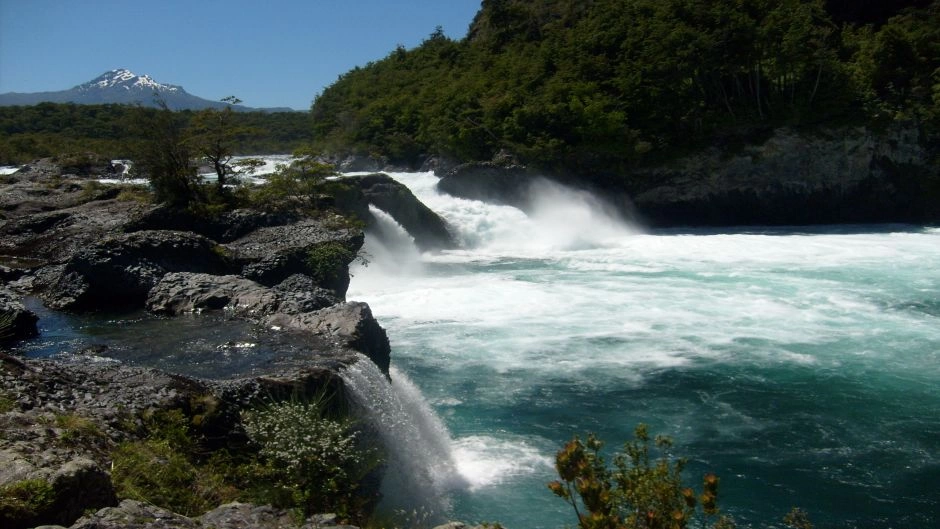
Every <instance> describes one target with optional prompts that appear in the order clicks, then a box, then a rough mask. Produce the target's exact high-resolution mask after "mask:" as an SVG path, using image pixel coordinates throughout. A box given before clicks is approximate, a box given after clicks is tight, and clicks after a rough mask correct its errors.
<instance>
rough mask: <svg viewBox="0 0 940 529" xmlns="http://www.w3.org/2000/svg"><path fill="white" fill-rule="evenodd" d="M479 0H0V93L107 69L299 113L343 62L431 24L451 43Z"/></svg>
mask: <svg viewBox="0 0 940 529" xmlns="http://www.w3.org/2000/svg"><path fill="white" fill-rule="evenodd" d="M480 3H481V2H480V0H345V1H343V0H306V1H304V0H258V1H248V0H84V1H83V0H0V93H5V92H43V91H55V90H65V89H68V88H71V87H73V86H75V85H78V84H81V83H84V82H86V81H90V80H92V79H93V78H95V77H97V76H98V75H100V74H102V73H104V72H106V71H108V70H112V69H115V68H127V69H129V70H131V71H132V72H134V73H137V74H141V75H143V74H148V75H150V76H151V77H153V78H154V80H156V81H158V82H161V83H170V84H178V85H182V86H183V87H184V88H185V89H186V91H187V92H189V93H191V94H194V95H197V96H200V97H204V98H206V99H220V98H222V97H225V96H228V95H236V96H238V97H239V98H240V99H242V100H243V101H244V104H245V105H248V106H253V107H276V106H287V107H292V108H296V109H301V110H306V109H308V108H309V107H310V103H311V102H312V101H313V99H314V97H315V96H316V95H317V94H318V93H319V92H321V91H322V90H323V88H325V87H326V86H329V85H330V84H331V83H333V82H334V81H335V80H336V78H337V76H339V75H340V74H342V73H344V72H346V71H348V70H349V69H351V68H353V67H354V66H359V65H364V64H365V63H367V62H369V61H372V60H377V59H381V58H382V57H384V56H386V55H387V54H388V53H389V52H391V51H392V50H393V49H394V48H395V47H396V46H397V45H399V44H401V45H403V46H405V47H407V48H412V47H414V46H416V45H418V44H420V43H421V41H422V40H423V39H425V38H426V37H427V36H428V35H430V34H431V33H432V32H433V31H434V29H435V27H436V26H438V25H440V26H442V27H443V28H444V33H446V34H447V35H448V36H450V37H451V38H455V39H461V38H463V37H464V36H465V35H466V33H467V28H468V27H469V25H470V22H471V21H472V20H473V16H474V15H475V14H476V12H477V11H478V10H479V8H480Z"/></svg>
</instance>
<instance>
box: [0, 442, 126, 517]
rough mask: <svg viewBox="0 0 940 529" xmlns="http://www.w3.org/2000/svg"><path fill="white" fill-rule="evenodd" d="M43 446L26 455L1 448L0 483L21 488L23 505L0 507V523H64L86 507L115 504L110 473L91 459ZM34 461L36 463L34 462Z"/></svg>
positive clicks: (92, 507) (78, 514)
mask: <svg viewBox="0 0 940 529" xmlns="http://www.w3.org/2000/svg"><path fill="white" fill-rule="evenodd" d="M59 452H61V451H56V450H52V449H46V450H41V451H38V453H33V454H29V459H27V456H25V455H22V454H18V453H16V452H15V451H13V450H10V449H0V468H3V470H2V471H0V486H4V487H6V488H7V490H11V489H12V490H16V489H20V490H22V491H23V493H22V494H24V496H27V497H26V498H23V499H24V500H26V501H25V502H24V503H25V504H24V505H22V506H20V507H19V508H14V507H12V506H10V505H6V506H4V507H3V508H0V526H2V527H5V528H9V529H20V528H24V529H25V528H27V527H34V526H35V525H37V524H38V523H57V524H63V525H67V524H70V523H72V522H73V521H75V519H77V518H78V517H79V516H81V515H82V513H83V512H84V511H85V510H87V509H98V508H101V507H104V506H108V505H115V504H116V503H117V497H116V496H115V494H114V488H113V487H112V485H111V476H110V475H109V474H108V473H107V472H105V471H104V470H103V469H102V468H101V467H100V466H99V465H98V464H97V463H95V462H94V461H92V460H91V459H88V458H85V457H81V456H74V457H70V456H71V455H72V454H64V455H63V454H60V453H59ZM34 462H35V464H34Z"/></svg>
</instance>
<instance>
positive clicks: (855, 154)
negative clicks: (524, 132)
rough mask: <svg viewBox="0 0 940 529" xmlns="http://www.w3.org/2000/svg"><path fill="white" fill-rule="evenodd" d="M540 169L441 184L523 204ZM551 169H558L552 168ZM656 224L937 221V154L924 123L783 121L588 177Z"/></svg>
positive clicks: (482, 169)
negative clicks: (740, 137) (730, 144)
mask: <svg viewBox="0 0 940 529" xmlns="http://www.w3.org/2000/svg"><path fill="white" fill-rule="evenodd" d="M535 176H540V175H539V173H538V172H537V171H533V170H531V169H528V168H525V167H522V166H519V165H514V164H501V163H495V162H482V163H470V164H464V165H461V166H458V167H457V168H455V169H453V170H451V171H450V172H448V173H447V174H446V175H443V177H442V178H441V180H440V182H439V184H438V188H439V189H440V190H442V191H444V192H447V193H449V194H451V195H454V196H460V197H464V198H474V199H479V200H487V201H493V202H499V203H504V204H510V205H513V206H517V207H521V208H523V209H525V208H526V205H527V196H528V189H529V183H530V182H531V180H532V179H533V177H535ZM545 176H551V175H545ZM559 179H560V180H562V181H563V182H564V183H566V184H568V185H572V186H574V187H586V188H587V189H588V190H589V191H592V192H595V193H598V194H600V195H603V196H604V197H605V198H607V199H608V200H609V201H610V202H611V203H612V204H615V205H617V206H618V207H620V208H622V209H623V210H624V213H625V215H626V216H627V217H631V218H634V219H636V220H637V221H639V222H641V223H643V224H645V225H648V226H651V227H673V226H739V225H770V226H774V225H775V226H780V225H808V224H845V223H877V222H915V223H925V222H926V223H931V222H938V221H940V162H938V159H937V156H936V155H935V154H934V153H931V152H930V151H929V150H928V149H927V148H926V147H924V145H923V142H922V141H921V137H920V134H919V132H918V130H917V128H915V127H912V126H906V127H905V126H894V127H892V128H889V129H887V130H883V131H873V130H871V129H868V128H863V127H858V128H842V129H821V130H817V131H814V132H812V133H809V134H804V133H799V132H797V131H794V130H792V129H788V128H781V129H777V130H775V131H773V132H772V134H771V135H770V136H769V138H767V139H766V140H763V141H754V142H753V143H751V144H747V145H745V146H743V147H739V148H736V149H734V150H732V149H730V148H727V147H724V148H722V147H718V146H714V147H711V148H709V149H705V150H703V151H699V152H697V153H695V154H692V155H688V156H685V157H682V158H679V159H676V160H673V161H672V162H670V163H668V164H664V165H659V166H654V167H645V168H641V169H636V170H634V171H632V172H630V173H628V174H621V175H614V176H610V177H608V178H607V179H605V180H604V182H603V183H601V184H586V183H585V182H584V181H583V180H582V179H581V178H580V175H577V174H569V175H566V176H564V177H561V178H559Z"/></svg>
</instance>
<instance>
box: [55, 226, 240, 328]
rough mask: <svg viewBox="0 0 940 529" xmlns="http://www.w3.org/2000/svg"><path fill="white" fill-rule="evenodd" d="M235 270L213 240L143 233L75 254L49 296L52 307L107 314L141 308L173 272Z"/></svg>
mask: <svg viewBox="0 0 940 529" xmlns="http://www.w3.org/2000/svg"><path fill="white" fill-rule="evenodd" d="M228 270H231V267H230V264H229V262H228V261H227V260H226V259H225V257H224V252H223V251H222V250H221V249H220V247H219V246H218V245H217V244H215V243H214V242H213V241H211V240H209V239H207V238H205V237H202V236H200V235H196V234H193V233H187V232H179V231H141V232H135V233H130V234H121V235H117V236H114V237H111V238H108V239H105V240H103V241H101V242H99V243H98V244H95V245H93V246H91V247H90V248H87V249H84V250H81V251H79V252H77V253H76V254H75V255H73V256H72V257H71V258H70V259H69V260H68V261H67V262H66V263H65V266H64V267H63V268H62V269H61V271H60V272H59V275H58V278H57V280H56V281H55V283H54V284H53V285H51V286H50V288H48V289H47V290H46V292H45V293H44V299H45V300H46V302H47V303H48V305H49V306H50V307H51V308H54V309H68V310H103V309H110V308H123V307H133V306H142V305H143V302H144V299H145V298H146V296H147V293H148V292H149V291H150V289H151V288H153V286H154V285H156V284H157V282H158V281H159V280H160V278H162V277H163V276H164V275H165V274H167V273H169V272H179V271H192V272H205V273H215V274H220V273H225V272H226V271H228Z"/></svg>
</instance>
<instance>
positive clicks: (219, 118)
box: [188, 96, 252, 194]
mask: <svg viewBox="0 0 940 529" xmlns="http://www.w3.org/2000/svg"><path fill="white" fill-rule="evenodd" d="M222 101H223V102H225V103H228V106H226V107H225V108H224V109H222V110H216V109H214V108H207V109H205V110H202V111H200V112H198V113H196V115H195V116H193V119H192V122H191V123H190V130H189V132H188V141H189V143H190V144H191V145H192V148H193V150H194V151H195V152H196V154H197V155H198V157H199V158H200V159H201V160H203V161H205V162H206V163H208V164H209V165H210V166H211V167H212V169H213V171H215V174H216V178H217V180H216V187H217V189H218V191H219V193H220V194H224V192H225V185H226V183H228V182H229V180H230V178H231V177H234V176H237V175H238V174H240V173H239V168H238V167H237V166H235V165H234V164H233V163H232V157H233V156H235V145H236V143H237V142H238V141H239V140H241V139H243V138H244V137H246V136H248V135H249V134H251V132H252V131H251V129H249V128H248V127H246V126H243V125H237V124H235V118H234V111H233V110H232V105H237V104H239V103H241V102H242V101H241V99H238V98H237V97H235V96H228V97H225V98H223V99H222Z"/></svg>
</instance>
